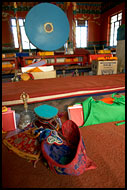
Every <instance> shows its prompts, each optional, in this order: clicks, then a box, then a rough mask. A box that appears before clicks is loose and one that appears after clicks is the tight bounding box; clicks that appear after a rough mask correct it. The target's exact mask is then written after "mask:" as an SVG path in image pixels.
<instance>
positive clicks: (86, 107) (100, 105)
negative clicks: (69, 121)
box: [79, 93, 125, 127]
mask: <svg viewBox="0 0 127 190" xmlns="http://www.w3.org/2000/svg"><path fill="white" fill-rule="evenodd" d="M116 95H119V94H118V93H113V94H112V102H111V100H110V102H109V103H106V101H105V100H104V101H101V100H94V99H93V98H92V97H89V98H88V99H86V100H85V101H84V102H82V106H83V115H84V124H83V125H82V126H79V127H84V126H88V125H94V124H100V123H106V122H113V121H122V120H125V96H123V95H119V97H117V96H116Z"/></svg>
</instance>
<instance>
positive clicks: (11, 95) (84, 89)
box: [2, 74, 125, 106]
mask: <svg viewBox="0 0 127 190" xmlns="http://www.w3.org/2000/svg"><path fill="white" fill-rule="evenodd" d="M124 90H125V74H114V75H94V76H78V77H61V78H53V79H40V80H29V81H19V82H13V83H12V82H8V83H3V84H2V105H6V106H9V105H18V104H22V101H21V100H20V95H21V93H22V92H26V93H28V94H29V97H30V98H29V101H28V103H35V102H42V101H46V100H54V99H61V98H66V97H73V96H82V95H91V94H92V95H94V94H102V93H103V94H104V93H105V94H106V93H110V92H117V91H124Z"/></svg>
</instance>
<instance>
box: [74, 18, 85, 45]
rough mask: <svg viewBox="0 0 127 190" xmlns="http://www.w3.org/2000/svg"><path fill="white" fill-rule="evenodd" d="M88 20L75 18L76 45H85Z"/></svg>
mask: <svg viewBox="0 0 127 190" xmlns="http://www.w3.org/2000/svg"><path fill="white" fill-rule="evenodd" d="M87 34H88V21H87V20H76V47H77V48H85V47H87Z"/></svg>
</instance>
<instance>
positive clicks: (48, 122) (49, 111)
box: [34, 104, 62, 130]
mask: <svg viewBox="0 0 127 190" xmlns="http://www.w3.org/2000/svg"><path fill="white" fill-rule="evenodd" d="M34 112H35V115H36V116H37V117H36V120H35V121H34V124H35V125H36V126H38V127H40V126H43V127H45V128H46V127H51V128H54V129H55V130H59V129H60V128H61V126H62V123H61V120H60V118H59V117H58V115H57V114H58V109H57V108H55V107H53V106H50V105H47V104H43V105H40V106H38V107H36V108H34Z"/></svg>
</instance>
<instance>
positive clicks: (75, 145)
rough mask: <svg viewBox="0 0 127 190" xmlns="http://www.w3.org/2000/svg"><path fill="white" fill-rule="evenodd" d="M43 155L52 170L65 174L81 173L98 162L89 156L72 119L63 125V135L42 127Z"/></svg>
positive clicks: (93, 167) (38, 130) (92, 167)
mask: <svg viewBox="0 0 127 190" xmlns="http://www.w3.org/2000/svg"><path fill="white" fill-rule="evenodd" d="M37 132H39V139H40V142H41V151H42V157H44V159H45V160H46V162H47V164H48V167H49V168H50V169H51V171H53V172H55V173H57V174H64V175H80V174H82V173H83V172H84V171H87V170H90V169H95V168H96V164H95V163H94V162H93V161H92V160H91V159H89V158H88V156H87V154H86V148H85V145H84V142H83V138H82V137H81V134H80V131H79V128H78V126H77V125H76V124H75V123H74V122H73V121H71V120H67V121H66V122H64V123H63V125H62V135H63V137H64V139H63V138H62V137H60V136H59V134H58V132H57V131H56V130H52V129H49V128H45V129H44V128H43V127H42V128H40V129H37V130H35V133H37Z"/></svg>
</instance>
